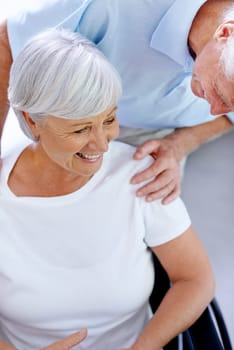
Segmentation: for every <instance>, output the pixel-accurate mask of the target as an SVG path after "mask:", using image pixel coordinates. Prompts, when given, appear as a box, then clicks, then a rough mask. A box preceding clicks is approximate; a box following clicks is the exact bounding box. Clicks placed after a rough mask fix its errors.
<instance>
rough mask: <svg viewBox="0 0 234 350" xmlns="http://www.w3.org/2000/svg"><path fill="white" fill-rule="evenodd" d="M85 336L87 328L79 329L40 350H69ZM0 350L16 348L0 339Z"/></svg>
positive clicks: (13, 349)
mask: <svg viewBox="0 0 234 350" xmlns="http://www.w3.org/2000/svg"><path fill="white" fill-rule="evenodd" d="M86 336H87V329H85V328H84V329H81V330H80V331H79V332H76V333H73V334H71V335H69V336H67V337H66V338H64V339H61V340H58V341H56V342H55V343H53V344H51V345H49V346H47V347H45V348H43V349H42V350H70V349H72V348H73V347H74V346H76V345H78V344H80V343H81V342H82V340H84V339H85V338H86ZM0 350H16V348H15V347H14V346H12V345H10V344H8V343H6V342H5V341H3V340H0Z"/></svg>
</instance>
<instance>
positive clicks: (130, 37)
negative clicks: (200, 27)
mask: <svg viewBox="0 0 234 350" xmlns="http://www.w3.org/2000/svg"><path fill="white" fill-rule="evenodd" d="M204 2H205V1H204V0H187V1H184V0H148V1H146V0H52V1H47V2H46V3H44V4H43V5H42V6H41V8H40V9H37V10H36V11H31V12H27V13H22V14H21V15H18V16H15V17H12V18H10V19H9V21H8V34H9V40H10V45H11V48H12V54H13V57H16V55H17V54H18V52H19V51H20V49H21V48H22V46H23V45H24V44H25V42H26V41H27V40H28V39H29V38H30V37H31V36H32V35H34V34H36V33H38V32H39V31H42V30H45V29H47V28H48V27H54V26H57V27H64V28H68V29H70V30H72V31H79V32H81V33H82V34H83V35H85V36H87V37H88V38H89V39H90V40H92V41H94V42H95V43H96V44H97V46H98V47H99V48H100V49H101V50H102V51H103V52H104V54H105V55H106V56H107V58H108V59H109V60H110V61H111V62H112V64H114V66H115V67H116V68H117V70H118V71H119V73H120V76H121V77H122V83H123V96H122V98H121V99H120V101H119V109H118V117H119V121H120V124H121V125H123V126H128V127H134V128H153V129H165V128H179V127H184V126H192V125H197V124H200V123H203V122H206V121H209V120H212V119H214V116H211V115H210V113H209V110H210V107H209V104H208V103H207V102H206V101H205V100H202V99H199V98H197V97H195V96H194V95H193V93H192V91H191V89H190V80H191V71H192V66H193V61H192V58H191V56H190V55H189V52H188V47H187V38H188V33H189V29H190V26H191V23H192V20H193V18H194V16H195V14H196V12H197V11H198V9H199V8H200V6H201V5H202V4H203V3H204Z"/></svg>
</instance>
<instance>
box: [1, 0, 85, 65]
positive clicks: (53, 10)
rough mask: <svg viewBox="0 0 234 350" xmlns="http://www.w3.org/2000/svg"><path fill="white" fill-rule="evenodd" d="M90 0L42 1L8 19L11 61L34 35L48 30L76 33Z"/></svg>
mask: <svg viewBox="0 0 234 350" xmlns="http://www.w3.org/2000/svg"><path fill="white" fill-rule="evenodd" d="M91 2H92V0H86V1H83V0H50V1H42V3H41V4H38V5H37V6H35V7H31V8H30V9H29V10H25V11H24V10H23V11H21V12H19V13H17V14H16V15H13V16H11V17H9V18H8V21H7V28H8V37H9V42H10V47H11V51H12V56H13V59H14V58H15V57H16V56H17V55H18V53H19V52H20V50H21V49H22V48H23V46H24V45H25V44H26V42H27V41H28V40H29V39H31V37H33V36H34V35H36V34H38V33H40V32H42V31H44V30H47V29H49V28H54V27H58V28H59V27H61V28H65V29H69V30H72V31H76V30H77V28H78V26H79V21H80V19H81V17H82V15H83V14H84V12H85V10H86V9H87V7H88V5H89V4H90V3H91Z"/></svg>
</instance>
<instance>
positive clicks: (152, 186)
mask: <svg viewBox="0 0 234 350" xmlns="http://www.w3.org/2000/svg"><path fill="white" fill-rule="evenodd" d="M147 155H151V156H152V157H153V158H154V159H155V161H154V162H153V164H152V165H151V166H150V167H149V168H147V169H145V170H143V171H142V172H140V173H138V174H136V175H134V176H133V178H132V179H131V183H132V184H137V183H140V182H142V181H146V180H149V179H151V178H152V177H154V179H153V180H152V181H151V182H149V183H148V184H147V185H145V186H143V187H140V188H139V189H138V190H137V192H136V194H137V195H138V196H146V201H153V200H156V199H160V198H162V203H163V204H168V203H169V202H171V201H173V200H174V199H175V198H176V197H178V196H179V194H180V163H179V160H178V159H177V156H176V149H175V147H174V146H173V142H171V141H170V140H169V139H156V140H150V141H147V142H145V143H144V144H143V145H141V146H139V147H138V148H137V150H136V152H135V154H134V155H133V157H134V159H143V158H144V157H146V156H147Z"/></svg>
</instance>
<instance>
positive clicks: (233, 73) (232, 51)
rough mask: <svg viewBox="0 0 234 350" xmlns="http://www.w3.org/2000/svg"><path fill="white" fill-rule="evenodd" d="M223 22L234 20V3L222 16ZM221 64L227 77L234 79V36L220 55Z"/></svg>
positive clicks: (229, 39)
mask: <svg viewBox="0 0 234 350" xmlns="http://www.w3.org/2000/svg"><path fill="white" fill-rule="evenodd" d="M221 20H222V23H224V22H227V21H231V20H234V4H229V6H228V8H227V9H226V10H225V11H224V14H223V16H222V18H221ZM220 64H221V66H222V69H223V72H224V74H225V76H226V78H227V79H228V80H230V81H234V36H233V35H232V36H230V37H229V38H228V40H227V43H226V45H225V46H224V48H223V51H222V53H221V56H220Z"/></svg>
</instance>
